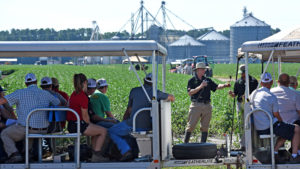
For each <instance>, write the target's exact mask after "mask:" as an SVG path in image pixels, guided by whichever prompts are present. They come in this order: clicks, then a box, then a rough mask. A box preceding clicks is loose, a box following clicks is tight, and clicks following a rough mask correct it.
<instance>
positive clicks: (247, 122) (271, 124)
mask: <svg viewBox="0 0 300 169" xmlns="http://www.w3.org/2000/svg"><path fill="white" fill-rule="evenodd" d="M258 111H261V112H264V113H265V114H266V115H267V117H268V118H269V121H270V123H269V124H270V136H271V160H272V166H271V167H272V169H275V159H274V140H273V119H272V116H271V115H270V114H269V113H268V112H267V111H265V110H263V109H254V110H252V111H251V112H250V113H248V114H247V115H246V118H245V130H249V129H250V128H251V125H250V116H251V115H252V114H253V113H255V112H258ZM248 141H251V137H250V139H249V140H248ZM251 143H252V142H251ZM251 145H252V144H251Z"/></svg>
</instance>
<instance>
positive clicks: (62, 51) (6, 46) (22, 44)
mask: <svg viewBox="0 0 300 169" xmlns="http://www.w3.org/2000/svg"><path fill="white" fill-rule="evenodd" d="M166 55H167V50H166V49H165V48H164V47H163V46H161V45H160V44H158V43H157V42H155V41H153V40H136V41H0V58H1V57H41V56H56V57H74V56H75V57H82V56H92V57H93V56H103V57H105V56H108V57H109V56H123V57H127V58H129V56H152V81H153V97H152V98H149V96H147V98H148V100H149V101H151V102H152V108H151V115H152V119H153V120H152V126H153V133H154V134H153V146H152V150H153V151H152V152H153V161H152V162H147V163H144V164H143V165H145V166H144V167H145V168H161V166H162V160H161V154H160V152H161V148H160V147H161V146H160V142H161V139H160V127H159V126H160V122H159V119H160V118H159V103H158V101H157V81H158V79H157V78H158V75H157V71H158V65H157V63H158V59H157V58H158V57H161V58H162V85H163V89H162V90H163V91H165V83H166ZM129 61H130V60H129ZM131 66H132V64H131ZM135 74H136V75H137V78H138V79H139V82H140V84H141V80H140V78H139V77H138V74H137V73H136V71H135ZM141 86H143V85H142V84H141ZM144 92H145V90H144ZM146 94H147V93H146ZM81 164H82V163H81ZM139 164H142V163H138V165H137V164H136V163H127V164H126V165H124V167H123V168H134V167H136V166H140V167H141V165H139ZM47 165H49V164H47ZM78 165H79V164H77V166H76V167H75V168H78ZM89 165H90V166H92V168H93V167H95V166H97V168H99V164H97V163H95V165H94V164H89ZM9 166H11V165H9ZM30 166H31V165H30ZM117 166H118V168H122V167H121V166H120V165H117ZM122 166H123V165H122ZM2 167H4V168H5V167H7V165H6V164H0V168H2ZM19 167H20V168H23V167H24V165H20V166H19ZM27 167H28V163H27V165H25V168H27ZM52 167H53V166H52ZM73 167H74V166H73V165H72V166H71V168H73ZM17 168H18V167H17ZM67 168H68V167H67ZM81 168H85V167H84V165H83V164H82V165H81Z"/></svg>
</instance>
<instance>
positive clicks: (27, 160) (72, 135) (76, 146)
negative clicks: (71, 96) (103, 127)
mask: <svg viewBox="0 0 300 169" xmlns="http://www.w3.org/2000/svg"><path fill="white" fill-rule="evenodd" d="M37 111H70V112H72V113H73V114H75V116H76V118H77V133H76V134H65V135H47V134H29V119H30V116H31V115H32V114H33V113H35V112H37ZM25 127H26V136H25V147H26V148H25V153H26V155H25V167H26V168H29V145H28V144H29V138H38V139H39V159H41V156H42V150H41V147H42V145H41V139H42V138H76V142H75V146H74V149H75V153H74V155H75V157H76V158H74V159H75V160H76V168H80V135H81V134H80V117H79V115H78V114H77V112H76V111H74V110H73V109H70V108H38V109H34V110H32V111H31V112H30V113H29V114H28V115H27V118H26V126H25Z"/></svg>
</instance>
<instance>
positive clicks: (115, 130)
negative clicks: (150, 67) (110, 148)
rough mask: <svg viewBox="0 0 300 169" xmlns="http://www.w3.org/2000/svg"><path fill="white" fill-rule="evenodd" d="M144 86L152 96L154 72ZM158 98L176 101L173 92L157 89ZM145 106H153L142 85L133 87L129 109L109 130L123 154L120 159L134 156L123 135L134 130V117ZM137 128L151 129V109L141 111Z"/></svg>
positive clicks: (148, 76) (145, 80)
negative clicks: (119, 121) (121, 119)
mask: <svg viewBox="0 0 300 169" xmlns="http://www.w3.org/2000/svg"><path fill="white" fill-rule="evenodd" d="M144 88H145V90H146V92H147V94H148V95H149V97H150V98H152V74H147V75H146V77H145V78H144ZM157 100H167V101H172V102H173V101H174V100H175V98H174V96H173V95H171V94H167V93H164V92H161V91H159V90H158V91H157ZM145 107H151V102H149V101H148V99H147V97H146V94H145V93H144V91H143V88H142V87H136V88H133V89H132V90H131V91H130V95H129V101H128V105H127V109H126V111H125V114H124V116H123V121H122V122H121V123H118V124H115V125H114V126H112V127H111V128H110V129H109V130H108V131H109V134H110V138H111V139H112V140H113V142H114V143H115V144H116V145H117V147H118V149H119V150H120V152H121V154H122V158H121V159H120V161H128V160H130V159H131V158H132V154H131V148H130V146H129V145H128V143H127V142H126V140H125V139H123V138H122V136H126V135H128V134H129V133H130V132H131V131H132V126H133V117H134V115H135V113H136V112H137V110H139V109H141V108H145ZM136 125H137V130H139V131H144V130H151V128H152V120H151V116H150V113H149V111H144V112H141V113H140V114H139V115H138V116H137V119H136Z"/></svg>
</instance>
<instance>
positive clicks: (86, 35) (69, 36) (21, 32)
mask: <svg viewBox="0 0 300 169" xmlns="http://www.w3.org/2000/svg"><path fill="white" fill-rule="evenodd" d="M208 31H210V30H209V29H203V30H189V31H184V30H167V31H166V35H170V34H172V35H177V36H183V35H185V34H187V35H189V36H191V37H193V38H198V37H199V36H201V35H203V34H205V33H207V32H208ZM279 31H280V29H278V28H276V29H272V30H271V33H272V34H274V33H277V32H279ZM92 32H93V30H92V29H91V28H80V29H66V30H59V31H56V30H55V29H53V28H46V29H11V30H10V31H0V41H71V40H90V37H91V35H92ZM219 33H221V34H223V35H225V36H226V37H228V38H230V30H224V31H219ZM145 34H146V35H147V31H146V32H145ZM159 34H160V35H162V32H159ZM115 35H116V36H118V37H119V38H120V39H132V37H130V33H129V32H127V31H126V30H124V31H122V32H105V33H103V34H100V39H111V38H112V37H114V36H115ZM140 36H141V34H140V33H139V34H136V35H135V37H140Z"/></svg>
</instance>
